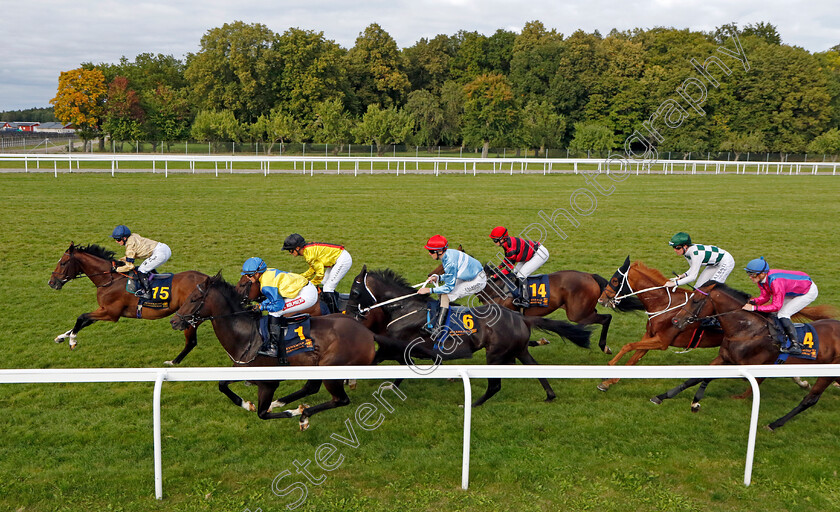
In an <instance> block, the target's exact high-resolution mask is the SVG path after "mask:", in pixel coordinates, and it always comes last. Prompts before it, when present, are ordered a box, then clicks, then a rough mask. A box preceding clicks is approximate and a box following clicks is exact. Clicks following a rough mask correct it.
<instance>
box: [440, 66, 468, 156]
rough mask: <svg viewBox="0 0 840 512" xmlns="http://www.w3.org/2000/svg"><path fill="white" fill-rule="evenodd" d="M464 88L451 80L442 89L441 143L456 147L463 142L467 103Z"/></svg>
mask: <svg viewBox="0 0 840 512" xmlns="http://www.w3.org/2000/svg"><path fill="white" fill-rule="evenodd" d="M466 99H467V98H466V94H465V93H464V87H463V86H461V85H460V84H458V83H457V82H454V81H452V80H449V81H447V82H444V84H443V86H442V87H441V89H440V109H441V113H442V115H443V118H442V119H441V128H440V137H441V141H442V142H444V143H446V144H449V145H455V144H460V143H461V141H462V137H463V136H462V134H461V126H462V124H463V116H464V103H465V102H466Z"/></svg>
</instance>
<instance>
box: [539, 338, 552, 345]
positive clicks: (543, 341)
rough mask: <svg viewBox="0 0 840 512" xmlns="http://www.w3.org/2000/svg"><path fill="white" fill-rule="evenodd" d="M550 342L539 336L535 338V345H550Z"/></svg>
mask: <svg viewBox="0 0 840 512" xmlns="http://www.w3.org/2000/svg"><path fill="white" fill-rule="evenodd" d="M550 344H551V342H550V341H548V340H547V339H545V338H540V339H538V340H537V345H550Z"/></svg>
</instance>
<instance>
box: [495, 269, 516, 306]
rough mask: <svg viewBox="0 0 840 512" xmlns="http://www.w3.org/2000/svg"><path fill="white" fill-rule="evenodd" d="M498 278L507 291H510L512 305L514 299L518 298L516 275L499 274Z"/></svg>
mask: <svg viewBox="0 0 840 512" xmlns="http://www.w3.org/2000/svg"><path fill="white" fill-rule="evenodd" d="M499 277H500V278H501V279H502V282H503V283H505V286H507V289H508V290H509V291H510V295H511V297H513V300H514V303H515V302H516V299H517V298H518V297H519V294H520V292H519V279H517V277H516V275H514V274H512V273H511V274H499Z"/></svg>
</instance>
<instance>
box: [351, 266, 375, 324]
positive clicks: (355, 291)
mask: <svg viewBox="0 0 840 512" xmlns="http://www.w3.org/2000/svg"><path fill="white" fill-rule="evenodd" d="M367 275H368V272H367V265H363V266H362V271H361V272H359V275H357V276H356V277H355V278H353V284H352V285H351V286H350V295H349V296H348V297H347V305H346V306H345V307H344V311H345V313H346V314H348V315H352V316H353V317H354V318H355V319H356V320H363V319H364V318H365V315H366V313H365V312H363V309H365V308H369V307H370V306H372V305H373V304H374V303H375V302H376V297H374V296H373V293H372V292H371V291H370V290H369V289H368V287H367V284H366V281H367Z"/></svg>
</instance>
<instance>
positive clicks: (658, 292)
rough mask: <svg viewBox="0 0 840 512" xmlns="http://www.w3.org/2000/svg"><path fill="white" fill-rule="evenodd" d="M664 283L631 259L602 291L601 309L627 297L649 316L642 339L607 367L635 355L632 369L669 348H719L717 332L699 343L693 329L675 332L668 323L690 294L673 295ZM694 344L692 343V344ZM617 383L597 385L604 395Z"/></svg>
mask: <svg viewBox="0 0 840 512" xmlns="http://www.w3.org/2000/svg"><path fill="white" fill-rule="evenodd" d="M666 281H667V279H666V278H665V276H663V275H662V273H661V272H659V271H658V270H656V269H652V268H650V267H648V266H646V265H645V264H644V263H642V262H641V261H634V262H633V263H632V264H631V263H630V257H629V256H628V257H627V259H626V260H625V261H624V264H623V265H622V266H621V267H620V268H619V269H618V270H617V271H616V273H615V274H613V276H612V278H611V279H610V281H609V283H608V285H607V287H606V288H604V291H603V293H602V294H601V297H600V298H599V299H598V302H599V303H600V304H602V305H604V306H608V307H616V305H617V304H619V303H620V302H621V301H622V300H624V299H625V298H626V297H632V296H638V298H639V299H640V300H641V302H642V304H644V308H645V311H646V312H647V314H648V321H647V327H646V329H645V335H644V336H643V337H642V339H641V340H639V341H636V342H634V343H628V344H626V345H624V346H623V347H621V350H619V351H618V354H616V355H615V357H613V358H612V359H611V360H610V362H609V363H608V364H610V365H615V364H617V363H618V362H619V361H620V360H621V358H622V357H624V355H625V354H627V353H628V352H631V351H634V350H635V351H636V352H635V353H634V354H633V355H632V356H631V357H630V360H629V361H627V364H628V365H633V364H636V363H638V362H639V360H640V359H641V358H642V357H644V355H645V354H647V352H648V350H667V349H668V347H682V348H688V347H689V346H691V348H708V347H717V346H720V344H721V342H722V341H723V332H722V331H720V330H719V329H714V328H710V329H705V332H703V333H702V336H700V339H699V340H696V339H695V335H700V334H701V333H699V332H697V333H696V332H695V329H688V330H682V329H679V328H677V327H676V326H675V325H674V324H673V323H672V322H671V319H672V318H673V317H674V315H675V314H677V309H679V308H680V307H682V306H683V305H685V304H686V303H687V302H688V297H689V296H690V295H691V292H690V291H688V290H685V289H683V288H677V289H676V290H675V291H674V290H671V289H669V288H667V287H666V286H665V282H666ZM693 340H694V341H693ZM618 380H619V379H607V380H604V381H603V382H601V383H600V384H599V385H598V389H600V390H601V391H607V390H608V389H609V388H610V386H611V385H613V384H615V383H616V382H618Z"/></svg>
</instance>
